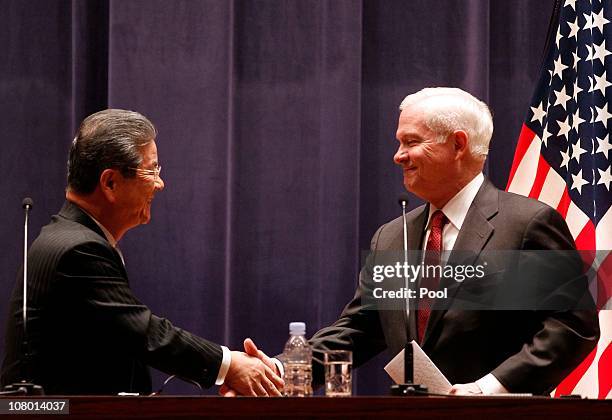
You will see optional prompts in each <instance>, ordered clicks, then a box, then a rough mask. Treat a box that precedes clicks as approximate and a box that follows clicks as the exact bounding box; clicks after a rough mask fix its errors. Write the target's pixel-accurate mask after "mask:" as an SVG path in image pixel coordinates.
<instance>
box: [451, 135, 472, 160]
mask: <svg viewBox="0 0 612 420" xmlns="http://www.w3.org/2000/svg"><path fill="white" fill-rule="evenodd" d="M451 139H452V141H453V146H454V148H455V153H456V156H457V158H460V157H463V155H464V154H465V153H468V147H469V144H468V143H469V141H468V135H467V133H466V132H465V131H463V130H457V131H455V132H453V133H452V134H451Z"/></svg>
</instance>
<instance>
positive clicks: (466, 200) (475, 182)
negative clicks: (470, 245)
mask: <svg viewBox="0 0 612 420" xmlns="http://www.w3.org/2000/svg"><path fill="white" fill-rule="evenodd" d="M483 182H484V175H483V174H482V172H481V173H479V174H478V175H476V176H475V177H474V179H472V180H471V181H470V182H468V184H467V185H466V186H465V187H463V188H462V189H461V191H459V192H458V193H457V194H455V196H454V197H453V198H451V199H450V200H449V201H448V203H446V205H445V206H444V207H442V213H444V215H445V216H446V218H447V219H448V220H449V222H451V223H452V225H453V226H454V227H455V228H456V229H457V230H461V226H463V222H464V220H465V217H466V216H467V212H468V210H469V209H470V206H471V205H472V201H474V198H475V197H476V194H478V190H479V189H480V187H481V186H482V184H483ZM436 210H438V209H437V208H436V207H434V206H433V205H431V203H430V205H429V216H428V218H427V227H428V228H429V222H430V221H431V216H432V215H433V213H434V212H435V211H436Z"/></svg>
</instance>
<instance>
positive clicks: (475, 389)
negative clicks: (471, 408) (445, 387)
mask: <svg viewBox="0 0 612 420" xmlns="http://www.w3.org/2000/svg"><path fill="white" fill-rule="evenodd" d="M448 393H449V394H450V395H482V390H481V389H480V387H479V386H478V385H477V384H476V382H470V383H469V384H455V385H453V386H452V387H451V389H450V391H448Z"/></svg>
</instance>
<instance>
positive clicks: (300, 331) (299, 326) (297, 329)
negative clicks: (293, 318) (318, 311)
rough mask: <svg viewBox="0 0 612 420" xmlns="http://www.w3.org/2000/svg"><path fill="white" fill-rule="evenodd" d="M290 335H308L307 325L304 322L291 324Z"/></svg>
mask: <svg viewBox="0 0 612 420" xmlns="http://www.w3.org/2000/svg"><path fill="white" fill-rule="evenodd" d="M289 333H290V334H292V335H304V334H306V324H305V323H304V322H290V323H289Z"/></svg>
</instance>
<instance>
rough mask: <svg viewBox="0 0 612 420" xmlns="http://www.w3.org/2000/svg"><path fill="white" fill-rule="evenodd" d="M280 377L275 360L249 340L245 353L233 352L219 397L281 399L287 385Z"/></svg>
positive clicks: (246, 340)
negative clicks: (239, 396) (238, 396)
mask: <svg viewBox="0 0 612 420" xmlns="http://www.w3.org/2000/svg"><path fill="white" fill-rule="evenodd" d="M280 375H281V373H280V372H279V369H278V367H277V365H276V363H275V362H274V360H273V359H271V358H270V357H268V356H267V355H266V354H265V353H264V352H263V351H261V350H259V349H258V348H257V346H256V345H255V343H254V342H253V340H251V339H250V338H247V339H245V340H244V352H241V351H232V361H231V362H230V366H229V369H228V370H227V374H226V375H225V382H224V383H223V385H222V386H221V388H220V389H219V395H222V396H225V397H235V396H237V395H244V396H253V397H255V396H263V397H280V396H281V395H282V394H281V391H282V389H283V386H284V384H285V383H284V382H283V380H282V378H281V377H280Z"/></svg>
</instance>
